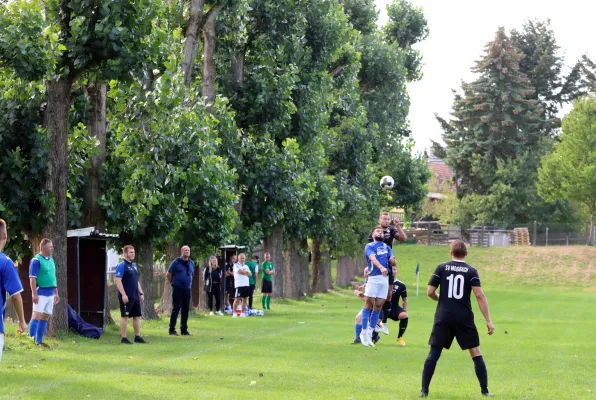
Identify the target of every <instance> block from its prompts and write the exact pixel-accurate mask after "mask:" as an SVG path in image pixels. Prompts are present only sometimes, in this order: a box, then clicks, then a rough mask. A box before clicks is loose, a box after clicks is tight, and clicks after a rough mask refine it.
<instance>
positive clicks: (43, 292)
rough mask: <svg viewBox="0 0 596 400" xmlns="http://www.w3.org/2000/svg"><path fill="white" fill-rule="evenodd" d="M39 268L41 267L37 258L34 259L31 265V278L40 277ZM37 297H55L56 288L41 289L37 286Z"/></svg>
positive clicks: (47, 258)
mask: <svg viewBox="0 0 596 400" xmlns="http://www.w3.org/2000/svg"><path fill="white" fill-rule="evenodd" d="M42 257H43V256H42ZM44 258H45V259H46V260H49V259H50V257H44ZM39 267H41V264H40V262H39V260H38V259H37V258H35V257H33V259H32V260H31V262H30V263H29V277H30V278H37V275H39ZM37 295H38V296H53V295H54V288H40V287H39V285H37Z"/></svg>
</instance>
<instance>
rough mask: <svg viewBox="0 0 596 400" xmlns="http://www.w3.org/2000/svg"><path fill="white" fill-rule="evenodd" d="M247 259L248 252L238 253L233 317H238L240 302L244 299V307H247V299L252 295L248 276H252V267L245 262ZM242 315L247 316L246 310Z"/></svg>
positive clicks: (235, 265) (235, 270) (235, 269)
mask: <svg viewBox="0 0 596 400" xmlns="http://www.w3.org/2000/svg"><path fill="white" fill-rule="evenodd" d="M245 261H246V254H244V253H240V254H239V255H238V262H237V263H236V264H234V287H235V288H236V298H235V299H234V307H233V308H232V318H236V317H238V314H237V312H236V310H238V302H239V301H240V300H242V308H241V310H242V311H244V309H245V308H246V300H247V298H248V296H250V282H249V279H248V277H249V276H252V273H251V272H250V268H248V265H246V264H245V263H244V262H245ZM240 316H241V317H246V314H244V312H241V314H240Z"/></svg>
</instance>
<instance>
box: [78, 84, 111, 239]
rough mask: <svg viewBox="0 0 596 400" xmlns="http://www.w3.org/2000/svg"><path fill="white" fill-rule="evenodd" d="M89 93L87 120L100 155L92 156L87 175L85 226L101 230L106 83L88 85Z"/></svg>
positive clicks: (103, 227) (84, 209)
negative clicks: (99, 201)
mask: <svg viewBox="0 0 596 400" xmlns="http://www.w3.org/2000/svg"><path fill="white" fill-rule="evenodd" d="M87 95H88V96H89V101H90V103H91V115H90V117H89V121H87V129H88V131H89V137H94V138H96V139H97V140H98V142H99V143H98V146H99V155H97V156H95V157H92V158H91V167H90V168H89V169H87V171H86V175H87V177H88V179H89V181H88V182H87V186H86V187H85V198H84V199H83V226H84V227H89V226H94V227H95V229H97V230H98V231H100V232H104V230H105V225H106V223H105V214H104V211H103V209H102V208H101V207H100V206H99V204H98V202H97V200H98V199H99V198H100V197H101V195H102V193H101V190H100V185H99V183H100V174H101V166H102V164H103V162H104V161H105V160H106V100H107V88H106V84H96V85H95V86H90V87H87Z"/></svg>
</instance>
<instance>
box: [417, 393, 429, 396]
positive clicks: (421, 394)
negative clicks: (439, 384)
mask: <svg viewBox="0 0 596 400" xmlns="http://www.w3.org/2000/svg"><path fill="white" fill-rule="evenodd" d="M418 397H428V392H420V394H419V395H418Z"/></svg>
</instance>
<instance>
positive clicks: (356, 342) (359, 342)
mask: <svg viewBox="0 0 596 400" xmlns="http://www.w3.org/2000/svg"><path fill="white" fill-rule="evenodd" d="M352 344H362V342H361V341H360V339H354V341H353V342H352Z"/></svg>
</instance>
